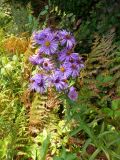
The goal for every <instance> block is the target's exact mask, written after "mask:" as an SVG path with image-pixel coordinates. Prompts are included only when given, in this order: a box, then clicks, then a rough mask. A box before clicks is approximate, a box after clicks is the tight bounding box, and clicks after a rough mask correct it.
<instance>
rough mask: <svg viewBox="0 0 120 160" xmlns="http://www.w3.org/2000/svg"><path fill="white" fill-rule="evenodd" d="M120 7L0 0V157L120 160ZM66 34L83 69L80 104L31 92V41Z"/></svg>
mask: <svg viewBox="0 0 120 160" xmlns="http://www.w3.org/2000/svg"><path fill="white" fill-rule="evenodd" d="M119 18H120V1H119V0H109V1H106V0H101V1H98V0H79V1H78V0H73V1H72V0H68V1H65V0H64V1H61V0H49V1H43V0H40V1H39V0H35V1H33V0H25V1H24V0H8V1H7V0H1V1H0V77H1V78H0V126H1V127H0V159H1V160H102V159H103V160H119V159H120V123H119V121H120V47H119V43H120V40H119V37H120V31H119V28H120V22H119ZM46 27H51V28H53V29H54V30H55V29H67V30H68V31H71V32H72V33H73V34H74V36H75V38H76V40H77V46H76V48H75V51H76V52H78V53H79V54H80V56H82V57H83V61H84V64H85V67H84V68H83V69H82V70H81V72H80V75H79V77H78V78H77V80H76V82H75V87H76V88H77V91H78V100H77V101H71V100H69V99H68V97H67V96H65V95H64V96H63V97H60V96H59V94H58V93H57V92H55V91H54V90H53V89H52V88H50V90H49V91H48V93H47V94H43V95H40V94H38V93H35V92H33V91H30V90H29V83H30V76H31V75H32V74H34V73H35V68H34V67H33V66H32V65H31V64H30V62H29V57H30V55H33V54H34V53H35V49H34V47H33V45H32V39H31V35H32V33H33V32H34V31H35V30H38V29H43V28H46Z"/></svg>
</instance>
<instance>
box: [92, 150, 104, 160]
mask: <svg viewBox="0 0 120 160" xmlns="http://www.w3.org/2000/svg"><path fill="white" fill-rule="evenodd" d="M100 152H101V149H100V148H98V149H96V151H95V152H94V153H93V154H92V156H91V157H90V159H89V160H95V157H96V156H97V155H98V154H99V153H100Z"/></svg>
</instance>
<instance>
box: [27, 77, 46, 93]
mask: <svg viewBox="0 0 120 160" xmlns="http://www.w3.org/2000/svg"><path fill="white" fill-rule="evenodd" d="M31 81H32V82H31V85H30V89H31V90H35V91H36V92H38V93H41V94H43V93H45V92H46V91H47V87H48V83H47V78H46V76H44V75H42V74H35V75H34V76H33V77H32V78H31Z"/></svg>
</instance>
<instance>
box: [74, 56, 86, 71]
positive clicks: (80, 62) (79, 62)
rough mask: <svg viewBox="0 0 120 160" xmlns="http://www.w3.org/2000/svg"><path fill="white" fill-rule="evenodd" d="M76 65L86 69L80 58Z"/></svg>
mask: <svg viewBox="0 0 120 160" xmlns="http://www.w3.org/2000/svg"><path fill="white" fill-rule="evenodd" d="M76 63H77V64H78V65H79V66H80V68H84V67H85V66H84V64H83V61H82V57H80V56H79V58H78V59H77V60H76Z"/></svg>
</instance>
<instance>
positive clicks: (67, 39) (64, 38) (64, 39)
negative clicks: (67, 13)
mask: <svg viewBox="0 0 120 160" xmlns="http://www.w3.org/2000/svg"><path fill="white" fill-rule="evenodd" d="M59 35H60V37H61V45H62V46H63V45H65V44H66V47H67V48H68V49H71V48H73V47H74V46H75V44H76V42H75V38H74V37H73V36H72V35H71V33H70V32H67V31H66V30H63V31H60V32H59Z"/></svg>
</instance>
